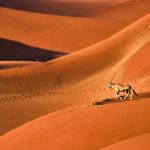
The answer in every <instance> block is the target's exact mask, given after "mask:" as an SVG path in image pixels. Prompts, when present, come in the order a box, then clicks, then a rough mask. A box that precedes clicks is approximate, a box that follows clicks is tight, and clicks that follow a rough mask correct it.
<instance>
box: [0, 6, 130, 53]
mask: <svg viewBox="0 0 150 150" xmlns="http://www.w3.org/2000/svg"><path fill="white" fill-rule="evenodd" d="M0 14H1V22H0V27H1V28H0V32H1V35H0V38H2V39H8V40H11V41H16V42H20V43H22V44H25V45H27V46H32V47H36V48H41V49H45V50H52V51H58V52H67V53H68V52H73V51H77V50H80V49H83V48H85V47H88V46H91V45H93V44H95V43H98V42H100V41H102V40H104V39H106V38H108V37H110V36H112V35H113V34H115V33H116V32H118V31H120V30H121V29H123V28H125V27H126V26H128V25H129V23H128V22H120V21H107V20H96V19H84V18H73V17H62V16H53V15H43V14H36V13H29V12H23V11H16V10H12V9H5V8H0ZM87 24H88V26H87ZM110 24H111V26H110Z"/></svg>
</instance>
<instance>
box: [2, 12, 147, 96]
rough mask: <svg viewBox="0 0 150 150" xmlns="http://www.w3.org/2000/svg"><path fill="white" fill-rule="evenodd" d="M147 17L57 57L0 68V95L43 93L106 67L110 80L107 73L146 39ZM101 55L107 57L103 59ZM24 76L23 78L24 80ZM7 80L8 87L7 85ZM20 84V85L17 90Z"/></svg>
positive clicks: (114, 68)
mask: <svg viewBox="0 0 150 150" xmlns="http://www.w3.org/2000/svg"><path fill="white" fill-rule="evenodd" d="M149 20H150V18H149V14H148V15H147V16H145V17H144V18H142V19H140V20H138V21H137V22H135V23H134V24H132V25H130V26H128V27H127V28H126V29H124V30H122V31H120V32H119V33H117V34H115V35H114V36H112V37H110V38H109V39H107V40H105V41H103V42H100V43H98V44H95V45H93V46H91V47H88V48H86V49H83V50H81V51H79V52H76V53H73V54H70V55H67V56H65V57H62V58H60V59H56V60H54V61H50V62H46V63H43V64H41V65H35V66H31V67H30V66H29V67H23V68H20V69H12V70H8V71H7V72H6V71H1V77H0V80H1V87H0V88H1V92H0V93H1V95H6V94H10V95H11V94H14V93H15V94H24V93H32V92H40V91H41V92H45V91H49V90H52V89H53V90H54V89H59V88H61V87H63V88H64V89H65V87H68V86H69V87H73V86H74V85H75V84H77V83H79V82H82V81H84V80H85V79H88V78H89V77H91V76H94V75H96V74H97V73H99V75H102V74H104V72H105V71H108V70H109V75H108V79H110V77H111V73H112V72H114V71H115V70H116V68H118V67H119V66H121V65H122V64H123V63H124V62H125V61H126V60H127V59H128V58H130V57H131V56H132V55H133V54H135V53H136V52H137V51H138V50H139V49H140V48H141V47H142V46H144V45H145V44H146V43H147V42H149V40H150V38H149V37H150V32H149V30H150V24H149ZM112 55H113V57H112ZM105 57H107V60H106V59H105ZM108 60H109V61H108ZM66 66H69V67H66ZM110 67H111V69H110ZM102 71H103V72H102ZM105 73H108V72H105ZM29 74H30V76H29ZM60 75H61V76H60ZM24 78H26V81H24ZM108 79H105V82H104V83H105V84H101V87H106V85H107V83H109V81H108ZM14 81H15V84H14ZM8 83H9V85H10V87H11V88H10V89H9V88H8V87H7V84H8ZM34 83H36V84H37V87H36V88H31V87H33V86H34ZM20 84H22V85H24V87H22V89H21V90H20V92H19V93H17V91H18V90H17V89H18V86H19V85H20ZM5 87H6V88H7V90H6V89H5ZM58 87H59V88H58ZM12 89H13V90H12ZM31 89H32V90H31Z"/></svg>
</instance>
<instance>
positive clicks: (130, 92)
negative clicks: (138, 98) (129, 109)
mask: <svg viewBox="0 0 150 150" xmlns="http://www.w3.org/2000/svg"><path fill="white" fill-rule="evenodd" d="M129 93H130V100H132V93H131V92H129Z"/></svg>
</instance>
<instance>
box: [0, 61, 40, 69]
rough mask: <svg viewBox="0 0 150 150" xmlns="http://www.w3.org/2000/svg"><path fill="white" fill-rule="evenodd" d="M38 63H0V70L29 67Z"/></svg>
mask: <svg viewBox="0 0 150 150" xmlns="http://www.w3.org/2000/svg"><path fill="white" fill-rule="evenodd" d="M39 63H40V62H34V61H0V70H2V69H9V68H15V67H22V66H29V65H34V64H39Z"/></svg>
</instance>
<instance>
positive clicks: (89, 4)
mask: <svg viewBox="0 0 150 150" xmlns="http://www.w3.org/2000/svg"><path fill="white" fill-rule="evenodd" d="M125 1H127V0H125ZM122 2H124V1H118V0H98V1H97V0H96V1H95V0H92V1H91V0H80V1H79V0H69V1H68V0H46V1H45V0H44V1H43V0H21V1H20V0H13V1H12V0H5V1H0V6H1V7H6V8H13V9H18V10H24V11H30V12H38V13H45V14H54V15H77V14H82V13H87V12H90V11H94V10H98V9H104V8H108V7H110V6H114V5H117V4H119V3H122Z"/></svg>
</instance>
